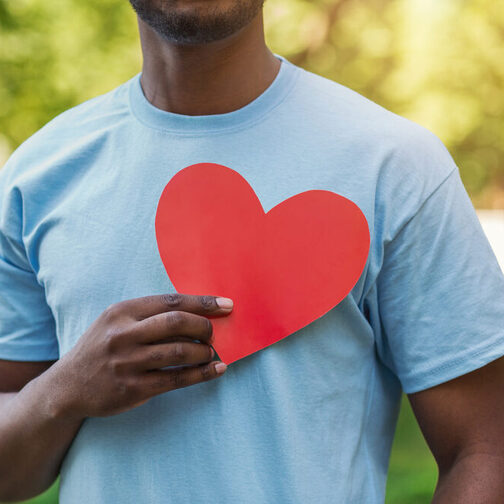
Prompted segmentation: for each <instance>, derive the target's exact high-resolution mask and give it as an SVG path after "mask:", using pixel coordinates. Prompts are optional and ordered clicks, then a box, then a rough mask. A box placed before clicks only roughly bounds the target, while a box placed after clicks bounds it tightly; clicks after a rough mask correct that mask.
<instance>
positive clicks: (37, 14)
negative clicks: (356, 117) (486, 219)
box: [0, 0, 504, 208]
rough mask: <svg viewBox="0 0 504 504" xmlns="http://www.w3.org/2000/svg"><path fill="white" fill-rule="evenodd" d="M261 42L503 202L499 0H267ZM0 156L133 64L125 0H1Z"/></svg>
mask: <svg viewBox="0 0 504 504" xmlns="http://www.w3.org/2000/svg"><path fill="white" fill-rule="evenodd" d="M265 24H266V36H267V42H268V44H269V46H270V47H271V49H272V50H274V51H275V52H277V53H280V54H282V55H284V56H286V57H287V58H288V59H290V60H291V61H293V62H294V63H296V64H298V65H301V66H303V67H304V68H306V69H308V70H311V71H313V72H316V73H318V74H321V75H324V76H326V77H328V78H330V79H333V80H336V81H338V82H340V83H342V84H344V85H346V86H348V87H350V88H352V89H354V90H356V91H358V92H359V93H361V94H363V95H364V96H366V97H368V98H370V99H371V100H373V101H376V102H377V103H379V104H380V105H383V106H384V107H386V108H388V109H390V110H392V111H394V112H396V113H398V114H400V115H403V116H405V117H408V118H410V119H412V120H413V121H416V122H418V123H420V124H422V125H424V126H426V127H427V128H429V129H430V130H432V131H433V132H434V133H436V134H437V135H438V136H439V137H440V138H441V139H442V140H443V141H444V142H445V144H446V145H447V146H448V148H449V150H450V152H451V153H452V155H453V157H454V158H455V161H456V162H457V164H458V165H459V167H460V169H461V173H462V177H463V180H464V183H465V185H466V187H467V189H468V191H469V193H470V195H471V197H472V198H473V202H474V203H475V205H476V206H478V207H482V208H504V91H503V89H504V64H503V61H504V3H502V2H496V1H495V0H472V1H471V2H461V1H460V0H443V1H442V2H441V1H438V0H267V1H266V3H265ZM0 42H1V43H0V103H1V105H2V106H1V107H0V165H2V164H3V162H4V161H5V160H6V158H7V156H8V155H9V154H10V153H11V152H12V150H13V149H14V148H15V147H17V145H19V143H21V142H22V141H23V140H25V139H26V138H27V137H28V136H30V135H31V134H32V133H33V132H35V131H36V130H37V129H39V128H40V127H41V126H43V125H44V124H45V123H46V122H47V121H49V120H50V119H51V118H53V117H54V116H55V115H56V114H58V113H60V112H62V111H63V110H65V109H67V108H69V107H71V106H73V105H76V104H78V103H80V102H82V101H84V100H86V99H88V98H91V97H93V96H96V95H97V94H101V93H104V92H106V91H108V90H110V89H112V88H114V87H116V86H117V85H119V84H121V83H122V82H124V81H125V80H127V79H128V78H130V77H132V76H133V75H134V74H136V73H137V72H139V71H140V68H141V53H140V46H139V40H138V34H137V27H136V18H135V16H134V13H133V11H132V9H131V7H130V5H129V2H128V1H127V0H86V2H82V1H78V0H58V1H53V2H47V1H44V0H15V1H14V0H0Z"/></svg>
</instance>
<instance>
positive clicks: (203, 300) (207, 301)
mask: <svg viewBox="0 0 504 504" xmlns="http://www.w3.org/2000/svg"><path fill="white" fill-rule="evenodd" d="M199 300H200V304H201V306H202V307H203V309H204V310H206V311H213V310H215V308H216V307H217V303H216V302H215V298H214V297H213V296H200V298H199Z"/></svg>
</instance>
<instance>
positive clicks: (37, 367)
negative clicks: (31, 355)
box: [0, 360, 56, 392]
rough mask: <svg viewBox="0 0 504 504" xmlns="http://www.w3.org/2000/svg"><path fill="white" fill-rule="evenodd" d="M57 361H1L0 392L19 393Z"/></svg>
mask: <svg viewBox="0 0 504 504" xmlns="http://www.w3.org/2000/svg"><path fill="white" fill-rule="evenodd" d="M55 362H56V361H45V362H19V361H8V360H0V392H18V391H19V390H21V389H22V388H23V387H24V386H25V385H26V384H27V383H28V382H29V381H31V380H33V379H34V378H36V377H37V376H39V375H40V374H42V373H43V372H44V371H46V370H47V369H49V368H50V367H51V366H52V365H53V364H54V363H55Z"/></svg>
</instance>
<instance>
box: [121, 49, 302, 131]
mask: <svg viewBox="0 0 504 504" xmlns="http://www.w3.org/2000/svg"><path fill="white" fill-rule="evenodd" d="M274 55H275V56H276V57H277V58H278V59H279V60H280V69H279V71H278V73H277V75H276V76H275V78H274V80H273V82H272V83H271V84H270V85H269V86H268V87H267V88H266V89H265V90H264V91H263V92H262V93H261V94H260V95H259V96H258V97H256V98H255V99H254V100H252V101H251V102H249V103H247V104H246V105H245V106H243V107H241V108H239V109H236V110H233V111H231V112H226V113H224V114H211V115H184V114H176V113H174V112H168V111H166V110H162V109H159V108H157V107H155V106H154V105H152V104H151V103H150V102H149V100H147V98H146V97H145V95H144V92H143V89H142V86H141V83H140V77H141V75H142V73H141V72H140V73H138V74H137V75H135V76H134V77H133V78H132V79H131V80H130V82H129V105H130V110H131V112H132V114H133V115H134V116H135V117H136V118H137V119H138V120H139V121H140V122H142V123H143V124H145V125H146V126H149V127H151V128H155V129H160V130H164V131H169V132H171V133H178V134H185V135H194V134H201V133H204V134H212V133H220V132H223V131H229V130H232V129H237V128H241V127H244V126H246V125H250V124H251V123H254V122H256V121H257V120H258V119H259V118H261V117H263V116H264V115H265V114H267V113H268V112H269V111H271V110H272V109H273V108H275V107H276V106H277V105H279V104H280V103H281V102H282V101H283V100H284V99H285V97H286V96H287V94H288V93H289V91H290V90H291V89H292V87H293V86H294V83H295V81H296V77H297V76H298V75H299V72H298V71H297V70H298V69H297V67H296V66H295V65H294V64H293V63H291V62H290V61H288V60H287V59H285V58H284V57H283V56H280V55H278V54H274Z"/></svg>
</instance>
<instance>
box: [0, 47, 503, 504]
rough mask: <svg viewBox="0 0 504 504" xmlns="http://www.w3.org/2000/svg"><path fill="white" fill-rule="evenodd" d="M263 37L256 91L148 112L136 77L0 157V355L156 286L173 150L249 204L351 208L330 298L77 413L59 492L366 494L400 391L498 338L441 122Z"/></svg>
mask: <svg viewBox="0 0 504 504" xmlns="http://www.w3.org/2000/svg"><path fill="white" fill-rule="evenodd" d="M277 57H278V58H279V59H280V60H281V62H282V63H281V66H280V71H279V73H278V75H277V76H276V78H275V80H274V81H273V83H272V84H271V85H270V86H269V87H268V88H267V89H266V91H264V92H263V93H262V94H261V95H260V96H259V97H257V98H256V99H255V100H253V101H252V102H251V103H249V104H247V105H246V106H244V107H243V108H241V109H239V110H235V111H233V112H230V113H226V114H220V115H210V116H184V115H179V114H174V113H170V112H165V111H162V110H159V109H157V108H155V107H154V106H152V105H151V104H150V103H149V102H148V101H147V100H146V98H145V97H144V95H143V93H142V89H141V86H140V81H139V77H140V75H136V76H135V77H133V78H132V79H131V80H129V81H128V82H126V83H124V84H123V85H121V86H119V87H118V88H116V89H114V90H113V91H111V92H109V93H107V94H105V95H103V96H99V97H96V98H94V99H91V100H89V101H87V102H85V103H83V104H81V105H79V106H77V107H75V108H72V109H70V110H68V111H66V112H64V113H63V114H61V115H59V116H58V117H56V118H55V119H54V120H52V121H51V122H49V123H48V124H47V125H46V126H44V127H43V128H42V129H41V130H40V131H38V132H37V133H36V134H35V135H33V136H32V137H31V138H30V139H28V140H27V141H26V142H25V143H24V144H23V145H22V146H21V147H20V148H18V149H17V151H16V152H15V153H14V154H13V155H12V157H11V158H10V160H9V161H8V163H7V165H6V166H5V167H4V169H3V170H1V172H0V204H1V214H0V256H1V257H0V259H1V260H0V357H1V358H3V359H10V360H24V361H30V360H33V361H39V360H40V361H41V360H51V359H57V358H58V357H63V356H64V354H65V353H67V352H68V351H69V350H70V349H71V348H72V346H73V345H74V344H75V343H76V341H77V340H78V338H79V336H80V335H82V334H83V333H84V331H85V330H86V329H87V328H88V326H89V325H90V324H91V323H92V322H93V321H94V320H95V319H96V318H97V317H98V316H99V315H100V313H101V312H102V311H103V310H104V309H105V308H106V307H107V306H109V305H110V304H112V303H115V302H118V301H120V300H124V299H129V298H136V297H140V296H145V295H151V294H159V293H166V292H173V291H174V287H173V285H172V284H171V283H170V279H169V278H168V276H167V274H166V272H165V269H164V267H163V264H162V262H161V259H160V256H159V252H158V249H157V243H156V237H155V228H154V218H155V212H156V207H157V203H158V200H159V197H160V195H161V192H162V191H163V189H164V187H165V185H166V184H167V183H168V181H169V180H170V179H171V178H172V177H173V175H174V174H176V173H177V172H178V171H180V170H181V169H183V168H185V167H187V166H189V165H192V164H196V163H203V162H211V163H218V164H221V165H224V166H227V167H229V168H232V169H233V170H235V171H237V172H238V173H240V174H241V175H242V176H243V177H244V178H245V179H246V180H247V181H248V183H249V184H250V185H251V186H252V188H253V189H254V191H255V192H256V194H257V196H258V198H259V200H260V202H261V204H262V206H263V208H264V210H265V211H268V210H270V209H271V208H272V207H274V206H275V205H277V204H278V203H280V202H282V201H283V200H285V199H286V198H289V197H290V196H293V195H295V194H298V193H301V192H304V191H307V190H310V189H324V190H329V191H333V192H335V193H337V194H340V195H342V196H344V197H345V198H348V199H350V200H351V201H353V202H354V203H355V204H356V205H357V206H358V207H359V208H360V209H361V210H362V212H363V213H364V215H365V217H366V219H367V222H368V225H369V231H370V236H371V246H370V252H369V257H368V260H367V263H366V266H365V269H364V271H363V273H362V275H361V277H360V279H359V281H358V282H357V284H356V286H355V287H354V288H353V290H352V291H351V292H350V294H349V295H348V296H347V297H346V298H345V299H344V300H343V301H342V302H341V303H340V304H339V305H337V306H336V307H335V308H333V309H332V310H330V311H329V312H328V313H327V314H326V315H324V316H323V317H321V318H319V319H317V320H316V321H315V322H313V323H311V324H309V325H308V326H306V327H304V328H303V329H301V330H299V331H297V332H296V333H294V334H292V335H291V336H289V337H287V338H285V339H283V340H281V341H279V342H278V343H276V344H274V345H272V346H269V347H267V348H265V349H263V350H260V351H258V352H256V353H254V354H252V355H250V356H248V357H245V358H243V359H241V360H239V361H237V362H235V363H233V364H231V365H230V366H229V368H228V370H227V372H226V373H225V375H224V376H223V377H221V378H219V379H217V380H214V381H211V382H206V383H201V384H198V385H195V386H192V387H187V388H183V389H179V390H176V391H173V392H169V393H166V394H163V395H160V396H156V397H155V398H153V399H151V400H150V401H149V402H147V403H146V404H144V405H142V406H140V407H138V408H136V409H133V410H130V411H128V412H126V413H122V414H119V415H116V416H112V417H107V418H89V419H86V420H85V422H84V423H83V425H82V428H81V429H80V431H79V433H78V435H77V436H76V438H75V441H74V442H73V444H72V446H71V448H70V450H69V452H68V454H67V456H66V458H65V460H64V463H63V466H62V471H61V490H60V502H61V503H62V504H76V503H86V504H87V503H92V504H111V503H121V504H128V503H132V504H133V503H134V504H138V503H166V504H170V503H171V504H180V503H206V502H224V503H240V504H257V503H274V504H278V503H286V504H301V503H317V504H329V503H331V504H332V503H366V504H374V503H381V502H383V500H384V493H385V480H386V473H387V465H388V459H389V454H390V448H391V443H392V437H393V433H394V428H395V423H396V419H397V413H398V407H399V402H400V394H401V389H402V390H404V391H405V392H406V393H412V392H417V391H420V390H423V389H426V388H429V387H433V386H435V385H438V384H440V383H442V382H445V381H447V380H450V379H453V378H455V377H457V376H460V375H462V374H464V373H468V372H470V371H472V370H474V369H477V368H479V367H481V366H484V365H485V364H487V363H488V362H490V361H492V360H494V359H497V358H498V357H500V356H502V355H504V331H503V328H502V327H503V325H502V321H503V320H504V277H503V275H502V272H501V271H500V269H499V266H498V264H497V260H496V258H495V256H494V254H493V252H492V251H491V248H490V245H489V243H488V241H487V239H486V238H485V236H484V234H483V231H482V228H481V226H480V224H479V222H478V220H477V217H476V214H475V212H474V209H473V207H472V205H471V202H470V200H469V198H468V196H467V193H466V192H465V189H464V187H463V185H462V183H461V180H460V177H459V171H458V169H457V167H456V165H455V164H454V162H453V160H452V158H451V156H450V154H449V153H448V151H447V150H446V148H445V147H444V145H443V144H442V142H441V141H440V140H439V139H438V138H437V137H436V136H435V135H434V134H432V133H431V132H429V131H428V130H426V129H425V128H423V127H421V126H419V125H417V124H415V123H413V122H411V121H409V120H407V119H405V118H402V117H400V116H397V115H395V114H393V113H391V112H390V111H387V110H386V109H384V108H382V107H381V106H379V105H377V104H376V103H373V102H372V101H370V100H368V99H366V98H364V97H363V96H361V95H359V94H358V93H356V92H354V91H352V90H350V89H348V88H346V87H344V86H342V85H340V84H337V83H335V82H332V81H330V80H327V79H325V78H322V77H320V76H317V75H315V74H313V73H310V72H308V71H305V70H303V69H301V68H299V67H297V66H295V65H293V64H292V63H290V62H289V61H287V60H286V59H285V58H283V57H281V56H278V55H277ZM310 246H313V247H315V246H317V244H316V243H314V244H310ZM188 260H190V258H188ZM292 274H293V275H295V274H296V271H292ZM224 294H225V293H224ZM293 294H295V293H293ZM301 295H303V296H309V295H310V293H308V292H304V293H301ZM97 393H99V391H97Z"/></svg>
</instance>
